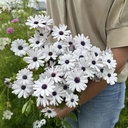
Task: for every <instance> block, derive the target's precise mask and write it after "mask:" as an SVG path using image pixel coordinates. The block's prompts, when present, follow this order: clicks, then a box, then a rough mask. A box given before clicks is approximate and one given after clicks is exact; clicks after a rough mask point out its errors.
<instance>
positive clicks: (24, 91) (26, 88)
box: [12, 80, 33, 98]
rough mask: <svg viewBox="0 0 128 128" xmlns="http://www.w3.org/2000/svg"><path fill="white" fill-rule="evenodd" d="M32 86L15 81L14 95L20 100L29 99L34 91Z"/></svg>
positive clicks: (13, 86)
mask: <svg viewBox="0 0 128 128" xmlns="http://www.w3.org/2000/svg"><path fill="white" fill-rule="evenodd" d="M32 84H33V83H29V84H21V83H19V81H18V80H17V81H15V82H14V84H13V85H12V89H13V91H12V93H14V94H16V95H18V98H21V97H24V98H27V97H28V96H29V95H30V94H31V93H32V91H33V89H32Z"/></svg>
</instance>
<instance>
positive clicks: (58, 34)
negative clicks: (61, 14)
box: [52, 24, 71, 41]
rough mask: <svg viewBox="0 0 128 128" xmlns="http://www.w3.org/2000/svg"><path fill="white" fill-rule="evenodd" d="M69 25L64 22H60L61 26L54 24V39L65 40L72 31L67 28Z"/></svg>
mask: <svg viewBox="0 0 128 128" xmlns="http://www.w3.org/2000/svg"><path fill="white" fill-rule="evenodd" d="M66 29H67V26H66V25H64V24H59V27H57V26H54V27H53V29H52V31H53V32H52V36H53V38H54V39H58V41H59V40H64V39H65V38H66V37H67V36H68V35H69V34H70V33H71V32H70V30H66Z"/></svg>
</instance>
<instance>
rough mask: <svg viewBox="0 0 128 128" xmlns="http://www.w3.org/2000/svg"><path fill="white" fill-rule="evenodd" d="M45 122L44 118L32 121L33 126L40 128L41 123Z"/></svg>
mask: <svg viewBox="0 0 128 128" xmlns="http://www.w3.org/2000/svg"><path fill="white" fill-rule="evenodd" d="M45 124H46V120H45V119H42V120H36V121H35V122H34V123H33V128H41V127H42V126H43V125H45Z"/></svg>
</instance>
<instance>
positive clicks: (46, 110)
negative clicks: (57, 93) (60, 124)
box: [41, 107, 57, 118]
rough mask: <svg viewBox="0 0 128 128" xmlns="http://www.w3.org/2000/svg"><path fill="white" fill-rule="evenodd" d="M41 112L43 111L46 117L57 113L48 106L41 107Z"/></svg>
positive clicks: (51, 116)
mask: <svg viewBox="0 0 128 128" xmlns="http://www.w3.org/2000/svg"><path fill="white" fill-rule="evenodd" d="M41 112H43V113H44V115H45V116H47V117H48V118H53V117H55V116H56V115H57V113H56V112H55V111H54V109H52V108H49V107H47V108H44V109H42V111H41Z"/></svg>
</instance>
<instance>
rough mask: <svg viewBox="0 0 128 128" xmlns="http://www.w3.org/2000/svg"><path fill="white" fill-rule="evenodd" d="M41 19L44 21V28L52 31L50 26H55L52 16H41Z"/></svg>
mask: <svg viewBox="0 0 128 128" xmlns="http://www.w3.org/2000/svg"><path fill="white" fill-rule="evenodd" d="M39 17H40V18H41V19H43V23H42V24H43V25H44V26H43V27H44V28H45V29H47V30H51V28H50V27H49V26H51V25H52V24H53V19H51V18H50V16H47V15H45V16H44V15H39Z"/></svg>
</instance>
